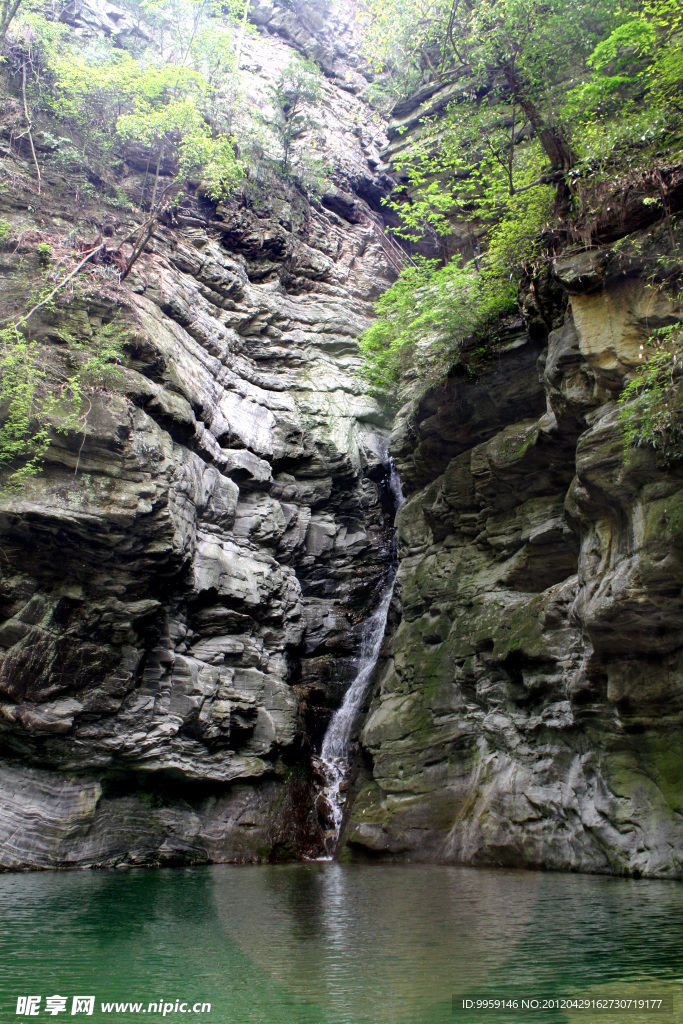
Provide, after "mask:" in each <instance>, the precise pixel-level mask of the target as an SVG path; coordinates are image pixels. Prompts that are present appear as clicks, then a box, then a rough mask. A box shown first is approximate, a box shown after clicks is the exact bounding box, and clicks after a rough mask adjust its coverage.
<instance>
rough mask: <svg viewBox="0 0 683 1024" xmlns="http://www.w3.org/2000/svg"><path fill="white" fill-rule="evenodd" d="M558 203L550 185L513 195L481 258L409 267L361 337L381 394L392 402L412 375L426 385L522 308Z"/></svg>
mask: <svg viewBox="0 0 683 1024" xmlns="http://www.w3.org/2000/svg"><path fill="white" fill-rule="evenodd" d="M551 202H552V190H551V189H550V188H547V187H546V188H544V189H536V190H533V191H532V190H530V191H528V192H522V193H519V194H516V195H514V196H507V198H506V200H505V203H504V206H503V208H500V207H499V209H498V213H499V220H498V222H497V224H496V225H495V226H494V227H493V228H492V229H491V231H490V236H489V247H488V250H487V251H486V253H484V254H483V255H482V256H480V257H479V258H477V259H476V260H472V261H470V262H469V263H467V264H466V265H464V266H463V265H461V263H460V261H458V260H451V261H450V262H449V263H447V264H446V265H445V266H443V267H438V265H437V262H436V261H435V260H424V259H418V261H417V262H416V264H415V265H414V266H410V267H408V268H406V269H405V270H404V271H403V272H402V274H401V275H400V277H399V279H398V280H397V281H396V282H395V284H393V285H392V287H391V288H389V290H388V291H386V292H385V293H384V294H383V295H382V297H381V298H380V299H379V301H378V302H377V304H376V307H375V310H376V313H377V319H376V320H375V321H374V322H373V323H372V324H371V325H370V327H369V328H368V329H367V330H366V331H365V332H364V334H363V335H362V337H361V341H360V349H361V353H362V355H363V358H364V366H363V371H362V372H363V375H364V376H365V377H366V378H367V380H368V381H369V383H370V386H371V389H372V390H373V392H374V393H375V394H376V395H378V396H380V397H383V398H386V399H388V400H389V401H393V400H394V399H395V398H396V396H397V393H398V391H399V389H400V387H401V384H402V382H404V381H406V380H409V381H410V382H411V383H413V384H414V385H416V386H417V388H418V390H424V389H426V388H427V387H429V386H431V385H433V384H435V383H437V382H438V380H440V379H441V378H443V376H444V375H445V374H446V373H447V372H448V370H449V368H450V367H451V366H452V365H453V363H454V362H456V361H462V360H463V359H467V358H468V357H467V356H465V355H463V344H464V343H465V342H466V341H468V340H469V341H472V340H473V339H474V340H476V339H477V337H479V336H483V334H484V333H485V331H486V332H487V333H489V334H490V335H492V336H494V335H495V321H496V320H497V319H498V318H500V317H502V316H505V315H506V314H508V313H510V312H512V311H513V310H514V309H515V300H516V297H517V281H518V277H519V275H520V274H521V273H522V272H523V271H526V272H528V273H531V272H533V270H534V269H535V267H536V266H537V261H538V260H540V259H541V257H542V242H541V239H540V230H541V228H542V227H543V224H544V223H546V222H547V218H548V216H549V209H550V205H551ZM470 348H473V349H476V351H477V357H479V356H480V355H481V354H482V352H481V348H480V347H479V348H477V346H476V345H473V346H470Z"/></svg>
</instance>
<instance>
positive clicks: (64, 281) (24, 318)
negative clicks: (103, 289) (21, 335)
mask: <svg viewBox="0 0 683 1024" xmlns="http://www.w3.org/2000/svg"><path fill="white" fill-rule="evenodd" d="M105 245H106V243H105V242H102V243H101V245H98V246H96V248H94V249H91V250H90V252H89V253H88V254H87V255H86V257H85V259H82V260H81V262H80V263H79V264H78V266H77V267H76V269H75V270H72V271H71V273H70V274H67V275H66V277H64V278H62V280H61V281H60V282H59V284H58V285H57V286H56V288H53V289H52V291H51V292H50V294H49V295H46V297H45V298H44V299H43V300H42V302H39V303H38V305H37V306H34V307H33V309H31V310H29V312H28V313H27V314H26V316H22V318H21V320H17V322H16V323H15V325H14V326H15V327H18V326H19V324H25V323H26V321H27V320H28V318H29V317H31V316H33V314H34V313H37V311H38V310H39V309H41V308H42V307H43V306H46V305H47V303H48V302H49V301H50V299H51V298H52V297H53V296H54V295H56V294H57V292H58V291H60V290H61V289H62V288H63V287H64V285H65V284H68V282H69V281H70V280H71V278H72V277H75V276H76V274H77V273H78V271H79V270H81V269H82V268H83V267H84V266H85V265H86V263H88V262H89V260H91V259H92V258H93V256H94V255H95V253H98V252H100V251H101V250H102V249H104V247H105Z"/></svg>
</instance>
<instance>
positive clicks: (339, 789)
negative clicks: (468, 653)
mask: <svg viewBox="0 0 683 1024" xmlns="http://www.w3.org/2000/svg"><path fill="white" fill-rule="evenodd" d="M387 462H388V466H389V480H388V484H389V491H390V494H391V496H392V499H393V504H394V511H395V512H396V511H397V510H398V508H399V506H400V505H401V502H402V501H403V491H402V490H401V481H400V478H399V475H398V473H397V471H396V467H395V466H394V460H393V459H391V458H388V460H387ZM397 569H398V552H397V547H396V538H395V537H394V540H393V557H392V564H391V567H390V570H389V572H388V575H387V580H386V583H385V586H384V590H383V591H382V597H381V599H380V602H379V604H378V605H377V607H376V608H375V610H374V612H373V613H372V615H371V616H370V618H369V619H367V621H366V622H365V623H364V625H363V633H362V639H361V649H360V655H359V658H358V671H357V673H356V675H355V677H354V679H353V680H352V682H351V685H350V686H349V688H348V690H347V691H346V693H345V694H344V700H343V702H342V704H341V707H339V708H337V710H336V711H335V713H334V714H333V716H332V718H331V719H330V724H329V725H328V727H327V732H326V733H325V737H324V739H323V743H322V748H321V751H320V758H319V766H320V769H321V772H322V774H323V776H324V779H325V786H324V788H323V796H324V798H325V801H326V803H327V805H328V807H329V809H330V814H331V821H332V829H331V830H329V832H328V835H327V837H326V840H325V846H326V849H327V854H328V858H329V859H331V858H332V857H333V855H334V851H335V848H336V845H337V841H338V839H339V832H340V829H341V824H342V819H343V817H344V805H345V803H346V793H345V786H344V783H345V782H346V780H347V778H348V774H349V741H350V739H351V733H352V731H353V726H354V723H355V721H356V717H357V715H358V712H359V710H360V707H361V704H362V703H363V698H364V697H365V693H366V691H367V688H368V683H369V682H370V680H371V678H372V675H373V672H374V671H375V666H376V665H377V660H378V658H379V652H380V649H381V647H382V641H383V640H384V633H385V630H386V625H387V616H388V614H389V606H390V604H391V598H392V595H393V593H394V584H395V582H396V572H397Z"/></svg>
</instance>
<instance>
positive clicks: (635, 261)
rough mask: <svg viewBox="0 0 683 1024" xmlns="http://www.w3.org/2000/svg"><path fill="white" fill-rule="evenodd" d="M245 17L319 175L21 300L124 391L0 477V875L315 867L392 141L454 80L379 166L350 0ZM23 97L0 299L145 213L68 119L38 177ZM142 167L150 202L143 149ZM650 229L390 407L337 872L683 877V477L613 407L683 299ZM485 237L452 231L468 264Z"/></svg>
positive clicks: (570, 262)
mask: <svg viewBox="0 0 683 1024" xmlns="http://www.w3.org/2000/svg"><path fill="white" fill-rule="evenodd" d="M70 10H71V9H70ZM69 16H70V19H71V20H70V26H71V30H72V31H73V32H74V33H76V35H80V36H82V37H84V38H87V37H89V36H92V35H93V34H97V33H100V34H106V35H109V36H110V37H112V38H114V39H116V38H118V37H120V38H121V40H122V43H123V42H124V41H125V39H126V37H130V36H132V35H134V33H135V32H136V31H138V30H139V28H138V27H136V26H135V25H134V24H133V22H132V21H131V20H130V19H129V16H128V15H127V14H126V13H125V12H124V11H122V10H121V9H119V8H117V7H115V6H114V5H107V4H103V3H100V2H99V0H97V2H96V0H87V2H84V0H79V2H78V3H77V4H76V5H75V6H74V7H73V9H72V10H71V14H70V15H69ZM250 18H251V20H252V22H253V23H254V26H255V28H256V31H255V33H254V34H249V35H248V36H247V38H246V41H245V46H244V58H243V73H244V75H245V76H246V77H245V81H246V89H247V92H248V94H249V97H250V101H251V102H253V103H254V104H256V105H257V106H258V107H259V108H260V109H262V110H263V111H265V112H266V116H267V111H268V105H269V102H270V98H269V97H270V92H269V90H270V87H271V85H272V83H273V82H274V81H275V80H276V79H277V76H278V74H279V73H280V71H281V70H282V69H283V67H285V65H286V64H287V62H288V61H289V59H290V57H291V55H292V53H293V52H295V51H296V52H299V53H302V54H304V55H307V56H311V57H313V58H315V59H316V60H317V61H318V62H319V64H320V66H321V67H322V69H323V72H324V75H325V80H324V84H323V89H322V96H321V99H320V101H319V102H318V103H317V104H316V105H315V107H312V108H311V109H309V110H308V111H307V118H308V119H309V122H308V125H307V128H306V130H305V131H304V132H303V133H302V134H301V136H300V138H298V139H297V141H296V143H295V147H294V155H293V165H294V168H295V170H296V168H297V166H298V167H299V168H302V167H304V165H305V162H306V160H307V158H308V157H309V156H310V154H311V153H315V154H316V155H317V157H319V158H320V159H321V160H322V161H323V163H324V164H325V175H324V177H323V178H320V179H319V180H318V182H317V183H316V184H315V185H314V187H306V186H304V185H302V184H301V180H302V179H301V178H300V180H299V182H298V183H297V182H296V181H295V180H292V179H291V178H290V180H289V181H285V180H282V179H281V180H279V181H278V180H276V179H274V178H272V179H270V180H269V181H268V183H267V184H266V185H265V186H264V185H263V182H261V183H259V181H258V180H256V181H254V180H251V181H249V182H248V183H247V186H246V187H245V189H244V190H243V191H242V192H241V194H240V196H239V197H238V198H235V199H231V200H226V201H224V202H221V203H218V204H216V203H211V202H209V201H208V200H206V198H203V197H202V194H201V189H199V188H198V187H197V186H196V185H195V187H194V190H190V191H189V192H188V193H187V194H186V195H185V196H184V198H183V199H182V201H181V202H180V204H179V205H178V207H177V208H176V209H175V210H174V211H173V212H172V214H170V215H169V217H168V218H166V220H165V222H164V224H163V226H162V227H161V228H160V229H159V231H158V232H157V235H156V238H155V239H154V243H153V246H152V247H151V248H150V250H149V251H148V252H146V253H145V254H144V255H143V256H142V257H141V259H140V260H139V262H138V263H137V264H136V265H135V268H134V270H133V272H132V273H131V275H130V277H129V278H128V279H127V280H126V281H125V282H124V283H123V284H122V283H121V282H120V280H119V271H120V266H118V265H117V264H116V261H115V260H113V259H109V260H107V259H103V260H102V261H101V262H100V263H98V264H93V266H91V267H90V268H89V269H88V270H87V271H86V272H84V273H83V274H82V275H81V276H80V277H79V279H78V280H77V281H76V282H74V284H73V286H71V287H70V288H69V289H66V290H64V292H63V293H62V294H61V295H60V297H59V299H58V301H57V302H56V303H55V304H54V306H52V307H47V308H45V309H42V310H41V311H40V312H39V313H36V314H35V316H34V317H32V318H31V332H30V336H31V338H32V339H34V340H35V341H36V343H37V344H38V345H39V346H41V350H42V351H43V352H44V353H45V354H46V356H47V369H48V372H49V373H51V374H54V375H56V376H58V375H59V373H60V372H61V371H62V370H63V368H64V366H65V365H66V362H68V358H69V356H68V351H69V347H70V346H72V347H73V345H74V344H76V345H78V344H81V345H88V344H90V343H91V342H96V341H97V339H98V337H100V336H104V334H105V333H106V331H107V330H111V329H114V328H115V329H118V328H120V329H121V330H123V331H124V332H125V336H126V339H127V342H126V358H125V360H124V366H123V369H122V371H121V372H122V375H123V376H122V378H121V379H119V381H118V383H117V384H116V386H115V387H113V388H103V387H96V388H92V389H90V390H89V391H88V392H87V393H86V395H85V398H84V402H83V404H82V406H81V409H80V412H79V418H78V420H77V421H76V422H73V421H69V422H66V424H65V422H64V420H60V418H59V409H56V410H53V412H52V413H51V418H50V420H49V422H48V423H47V426H48V428H49V429H50V431H51V444H50V448H49V450H48V453H47V457H46V461H45V466H44V468H43V470H42V471H41V472H40V473H39V474H38V475H36V476H34V477H31V478H29V479H28V480H27V481H26V482H25V485H24V486H23V487H22V489H21V490H20V491H18V492H12V491H7V490H5V491H4V492H3V493H2V495H1V496H0V533H1V537H0V573H1V579H0V867H4V868H10V869H12V868H15V869H16V868H24V867H35V868H51V867H76V866H88V865H90V866H92V865H98V866H114V865H120V864H154V863H164V862H166V863H173V862H175V863H178V862H184V863H198V862H205V861H210V860H212V861H256V860H264V859H281V858H289V857H302V856H318V855H320V854H321V853H322V851H323V838H324V822H321V821H320V820H319V818H318V815H317V814H316V811H315V809H314V807H315V778H314V776H313V773H312V769H311V761H310V755H311V752H312V751H314V750H316V749H319V746H320V742H321V739H322V736H323V733H324V730H325V727H326V724H327V722H328V720H329V717H330V714H331V711H332V709H333V708H335V707H336V706H338V705H339V703H340V702H341V698H342V695H343V692H344V689H345V687H346V685H347V684H348V682H349V680H350V679H351V678H352V676H353V674H354V657H355V656H356V655H357V653H358V650H359V643H360V636H361V626H362V623H363V622H364V621H366V620H367V618H368V616H369V615H370V614H371V613H372V611H373V609H374V608H375V607H376V606H377V602H378V599H379V595H380V594H381V592H382V589H383V584H384V583H385V581H386V575H387V571H388V569H389V566H390V563H391V560H392V544H393V532H392V521H393V508H392V501H391V495H390V494H389V490H388V462H387V459H388V455H387V447H386V446H387V442H389V428H390V426H391V424H390V421H389V418H388V416H387V413H386V411H385V410H384V409H383V408H382V407H381V405H379V404H378V403H377V402H376V401H375V400H374V399H373V398H371V397H369V396H368V395H367V394H366V391H365V387H364V385H363V382H362V379H360V378H359V377H358V375H357V371H358V368H359V357H358V351H357V345H356V339H357V337H358V335H359V334H360V332H361V331H362V330H363V328H364V327H365V326H366V325H367V323H368V322H369V318H370V317H371V315H372V303H373V302H374V300H376V299H377V297H378V296H379V295H380V294H381V292H382V291H383V290H384V289H385V288H386V287H387V286H388V285H389V284H390V283H391V281H392V280H393V279H394V278H395V276H396V271H397V269H398V268H399V267H400V265H401V264H400V258H399V259H397V254H396V249H395V243H392V242H391V241H390V240H388V239H387V237H386V235H385V234H384V227H383V225H384V223H385V221H384V219H383V218H384V217H386V216H389V214H388V213H387V210H386V208H385V207H383V206H382V199H383V197H384V196H386V195H387V194H388V193H389V191H390V190H391V189H392V187H393V184H394V179H395V177H396V174H395V172H393V171H392V169H391V167H392V160H395V159H396V157H397V156H399V155H400V154H401V152H403V151H405V149H406V147H409V146H410V144H411V139H413V138H415V137H416V135H415V132H419V125H418V121H419V117H420V116H421V115H422V114H424V113H435V114H438V112H439V110H440V109H441V107H442V106H443V104H444V103H445V102H447V100H448V95H446V94H444V92H443V90H441V91H440V90H439V89H438V88H436V87H435V86H434V84H430V83H428V82H425V83H424V85H423V87H422V88H421V90H419V91H418V93H417V94H416V95H415V96H414V97H413V98H412V100H410V101H406V103H404V104H402V105H400V106H399V107H398V108H397V110H396V112H395V113H396V119H395V121H394V123H393V126H392V127H391V129H390V132H389V135H390V142H389V146H388V148H384V149H383V150H382V147H383V146H384V145H385V143H386V136H385V125H384V123H383V121H382V119H381V118H379V116H378V115H377V114H376V113H375V112H373V111H372V110H371V109H370V107H369V106H368V104H367V102H366V99H365V98H364V97H365V91H366V88H367V80H366V78H365V77H364V74H363V73H362V64H361V61H360V60H359V58H358V55H357V52H356V47H357V41H356V38H355V28H354V16H353V9H352V5H349V6H348V7H345V6H344V5H332V6H328V5H326V4H307V5H306V6H303V5H294V6H290V5H289V4H286V3H283V4H282V5H281V6H280V5H278V4H275V3H272V4H271V3H268V2H264V3H259V4H253V5H252V6H251V9H250ZM5 84H6V89H4V90H3V92H4V96H3V108H2V110H3V122H2V125H1V126H0V171H1V172H2V174H3V177H4V180H5V182H6V183H7V187H6V188H5V189H4V191H2V192H1V193H0V217H1V218H2V220H3V221H5V222H6V223H7V225H8V226H9V228H8V233H7V235H6V237H5V239H4V241H3V242H2V245H1V248H0V272H1V273H2V276H3V284H4V294H5V296H6V297H7V299H8V301H11V300H12V297H13V296H15V295H18V294H20V293H21V292H22V289H23V290H24V291H25V289H26V286H27V282H28V283H29V284H30V283H31V282H32V281H34V282H38V281H41V280H42V277H41V275H42V274H43V273H44V269H45V268H44V267H43V266H42V265H41V255H40V251H39V249H38V246H39V245H45V244H47V245H48V246H49V247H50V250H51V252H52V254H53V259H55V260H58V259H62V258H63V259H67V257H68V254H69V252H70V251H71V249H72V248H73V246H74V244H82V246H84V247H87V246H88V245H91V244H92V242H93V240H99V239H103V240H104V244H105V255H106V252H107V249H108V250H109V252H110V253H111V252H113V251H114V250H115V249H116V247H117V246H118V245H119V244H120V243H121V242H122V240H123V239H124V238H125V237H126V236H127V235H128V234H129V232H130V231H131V228H132V226H133V225H134V223H135V218H134V217H133V214H132V212H131V211H130V209H124V208H122V207H121V206H120V204H119V206H117V205H116V204H110V205H107V203H106V202H105V201H104V200H100V199H99V198H97V197H94V198H93V196H92V195H91V193H89V192H87V190H85V191H84V190H81V191H79V189H78V188H76V193H75V196H74V180H75V179H74V178H73V176H72V175H71V174H70V171H69V168H68V166H67V165H65V164H64V161H62V162H59V161H57V160H55V159H52V156H51V154H53V152H54V148H55V137H56V129H55V124H54V123H50V122H49V121H48V120H45V122H44V123H36V125H35V127H34V136H35V140H36V144H37V149H38V154H39V158H40V159H41V161H42V162H43V187H42V191H41V194H40V196H37V194H36V187H35V180H34V178H33V169H32V162H31V156H30V152H29V150H28V147H27V143H26V140H25V139H24V140H23V142H22V141H21V135H20V129H21V108H20V101H19V99H18V97H17V92H16V83H15V84H14V87H13V86H12V84H11V82H9V81H8V82H6V83H5ZM13 89H14V91H13ZM60 130H61V129H60ZM124 157H125V158H124V159H122V161H121V167H120V172H119V174H120V178H119V185H120V187H121V189H122V190H123V191H124V192H125V193H126V194H127V195H129V196H132V197H138V198H139V197H140V195H141V193H142V188H143V179H144V174H145V161H146V159H147V157H146V155H145V154H141V153H140V152H135V150H134V148H133V149H130V150H129V151H127V152H126V153H125V154H124ZM383 159H384V160H385V161H386V163H383ZM166 170H167V169H164V168H162V177H163V173H164V172H165V171H166ZM74 173H75V172H74ZM392 175H393V177H392ZM167 176H168V175H167ZM670 179H671V180H670V181H669V180H668V179H667V181H668V185H669V186H670V188H669V196H670V197H671V201H672V203H674V204H678V207H679V208H680V207H683V185H682V181H683V178H682V177H681V173H680V168H679V169H673V170H672V171H671V175H670ZM607 210H609V207H607ZM615 210H616V207H615ZM605 216H606V217H607V216H608V215H607V214H605ZM610 216H612V215H611V214H610ZM656 216H657V214H656V209H655V207H654V205H653V204H650V205H647V204H643V203H642V202H641V201H640V199H639V198H638V197H636V199H635V200H634V201H633V202H632V203H631V205H630V206H629V203H628V202H625V203H623V204H622V205H621V207H619V210H618V212H616V213H615V214H614V218H613V221H614V222H613V223H611V224H605V225H603V227H604V231H603V237H602V238H601V239H600V240H599V242H600V244H598V245H594V246H591V247H589V248H584V247H579V246H577V247H575V249H574V250H570V251H568V252H567V253H566V254H565V255H563V256H560V257H558V258H557V259H556V261H555V263H554V265H553V267H552V271H551V273H550V274H549V275H547V276H546V277H545V278H543V279H542V280H540V281H538V282H536V283H535V284H534V285H533V286H532V285H529V287H528V288H527V291H526V294H525V297H524V303H523V309H522V310H521V311H520V315H519V316H518V317H516V318H511V319H510V320H509V321H508V322H507V324H506V325H505V328H504V329H503V330H502V331H501V332H500V333H499V335H498V336H497V337H496V339H495V340H494V339H490V340H491V345H490V346H489V351H488V354H484V355H482V354H480V355H479V356H477V357H476V358H471V357H467V355H466V358H465V359H464V360H463V361H461V362H460V363H459V364H457V365H455V366H454V367H453V369H452V371H451V373H450V374H449V375H448V378H447V380H446V381H445V382H444V383H442V384H441V385H440V386H438V387H435V388H432V389H430V390H429V391H428V392H427V393H426V394H424V395H422V396H421V397H420V398H419V399H416V400H414V401H411V402H409V403H408V404H407V405H406V406H405V407H404V408H403V409H402V410H401V411H400V413H399V414H398V416H397V417H396V420H395V423H394V426H393V433H392V436H391V439H390V442H389V449H390V451H391V453H392V454H393V456H394V458H395V461H396V464H397V466H398V468H399V470H400V473H401V476H402V482H403V487H404V491H405V493H406V495H407V501H406V502H405V504H404V505H403V506H402V508H401V509H400V512H399V515H398V521H397V522H398V535H399V549H400V551H399V553H400V563H401V564H400V569H399V574H398V580H397V586H396V591H395V595H394V601H393V606H392V609H391V613H390V618H389V625H390V628H389V634H388V636H387V639H386V642H385V645H384V649H383V657H382V659H381V663H380V672H379V673H378V678H377V680H376V681H375V685H374V689H373V690H372V693H371V694H370V695H369V696H368V700H367V704H366V708H365V713H366V717H365V720H364V721H363V723H362V727H361V728H360V731H359V735H358V738H357V742H356V743H355V746H354V760H355V775H354V778H353V779H352V780H351V788H350V791H349V800H348V808H349V810H348V811H347V814H346V821H345V824H344V832H343V850H342V854H341V855H342V856H344V857H355V858H362V859H367V858H372V859H380V858H389V859H394V860H396V859H401V860H431V861H434V860H436V861H445V862H448V863H467V864H486V865H514V866H524V867H543V868H554V869H561V870H582V871H600V872H613V873H625V874H634V875H638V874H642V875H651V876H659V877H681V876H682V875H683V734H682V732H681V715H682V714H683V664H682V662H683V614H682V613H683V608H682V603H683V597H682V596H681V595H682V593H683V590H682V588H683V472H682V471H681V468H680V464H679V463H676V462H674V463H672V464H670V465H662V463H661V459H659V460H658V458H657V457H656V454H655V453H654V452H652V451H650V450H647V449H634V450H630V451H628V452H627V451H625V448H624V431H623V423H622V422H621V420H620V407H619V405H618V402H617V398H618V395H619V393H620V391H621V389H622V387H623V384H624V380H625V378H626V375H627V374H628V373H629V372H630V371H632V370H633V368H634V367H635V366H637V365H638V363H639V361H640V359H641V356H642V354H643V352H644V351H645V348H644V346H646V345H647V341H648V338H649V337H650V335H651V331H652V329H653V328H655V327H660V326H666V325H669V324H673V323H677V322H679V321H680V319H681V310H680V308H679V307H678V306H676V304H675V303H674V302H673V301H672V300H670V299H668V298H667V297H666V295H665V294H664V293H663V292H661V291H659V290H658V289H657V288H652V287H649V286H648V279H651V278H652V261H653V260H654V261H656V258H657V253H658V252H659V251H660V250H661V248H663V247H664V245H665V238H664V234H665V233H666V232H668V231H670V230H671V225H670V224H667V223H662V224H660V225H654V226H653V225H652V222H653V221H654V220H655V219H656ZM643 218H648V219H649V222H650V227H649V230H648V231H647V232H644V233H642V234H639V233H638V232H639V231H640V230H641V229H642V228H643V227H644V226H645V225H644V223H643ZM627 236H628V237H627ZM470 243H471V237H470V236H469V235H468V231H467V229H466V228H463V227H462V226H458V225H457V224H456V225H454V231H453V236H452V238H451V239H449V240H448V243H447V249H448V250H449V251H450V250H452V251H456V250H460V251H464V252H467V251H468V246H470ZM617 243H618V244H617ZM660 243H661V244H660ZM422 249H423V251H425V252H426V253H427V254H434V252H436V251H438V247H437V244H436V241H435V240H433V239H432V240H429V239H426V240H425V242H424V244H423V245H422ZM625 253H630V255H628V256H627V255H625ZM641 346H643V347H642V348H641Z"/></svg>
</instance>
